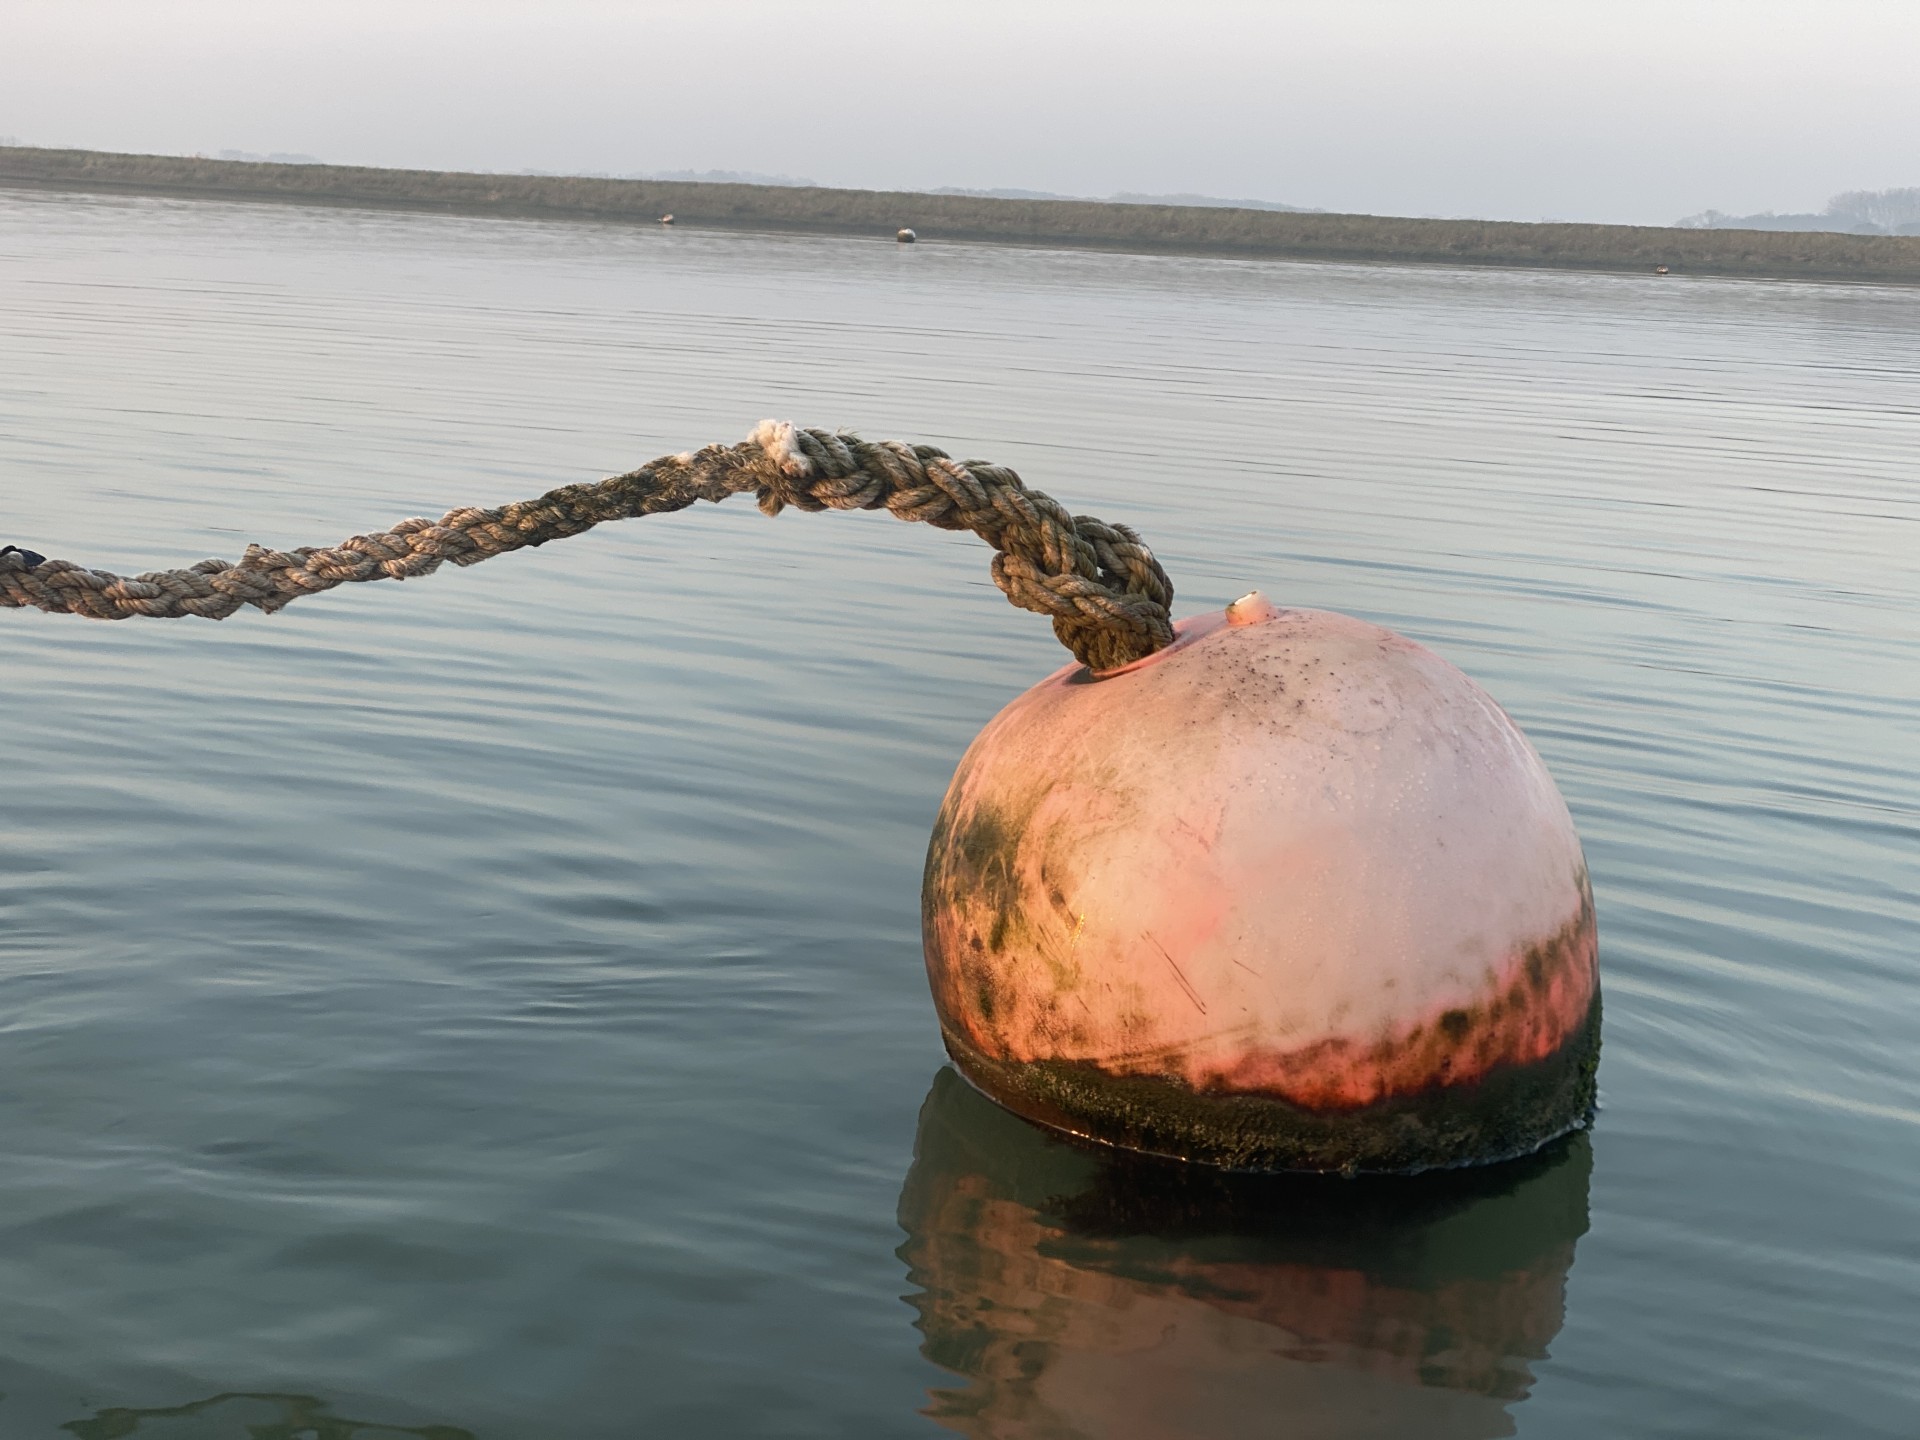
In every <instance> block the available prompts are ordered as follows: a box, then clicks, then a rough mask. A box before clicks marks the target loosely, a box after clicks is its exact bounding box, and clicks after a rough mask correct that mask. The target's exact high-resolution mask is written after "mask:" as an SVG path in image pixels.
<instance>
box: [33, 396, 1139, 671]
mask: <svg viewBox="0 0 1920 1440" xmlns="http://www.w3.org/2000/svg"><path fill="white" fill-rule="evenodd" d="M746 491H751V492H752V493H753V494H754V495H755V497H756V498H757V499H758V501H759V505H760V508H761V510H763V511H764V512H765V513H767V514H768V515H778V514H779V513H780V512H781V511H782V510H783V509H786V508H788V507H792V508H794V509H796V510H808V511H819V510H879V509H884V510H887V511H888V512H889V513H891V514H892V515H893V516H895V517H896V518H897V519H901V520H919V521H924V522H925V523H927V524H929V525H933V526H936V527H938V528H940V529H942V530H970V531H972V532H973V533H974V534H976V535H978V536H979V537H980V538H981V539H983V540H985V541H986V542H987V543H988V544H989V545H991V546H992V547H993V549H994V551H995V552H996V553H995V555H994V558H993V582H994V584H995V585H997V586H998V587H999V588H1000V590H1001V591H1002V592H1003V593H1004V594H1005V595H1006V597H1007V598H1008V599H1009V600H1010V601H1012V602H1013V603H1014V604H1015V605H1018V606H1020V607H1021V608H1022V609H1025V610H1032V611H1035V612H1037V613H1039V614H1042V615H1046V616H1048V617H1049V618H1051V620H1052V621H1053V633H1054V635H1055V636H1056V637H1058V639H1059V641H1060V643H1061V644H1062V645H1065V646H1066V647H1067V649H1068V650H1070V651H1072V652H1073V655H1074V657H1075V658H1076V659H1078V660H1079V661H1081V662H1082V663H1083V664H1085V665H1087V666H1089V667H1090V668H1092V669H1094V670H1111V669H1114V668H1117V667H1118V666H1121V665H1126V664H1129V663H1131V662H1132V661H1135V660H1139V659H1142V658H1144V657H1145V656H1148V655H1151V654H1152V653H1153V652H1154V651H1156V650H1158V649H1160V648H1161V647H1162V646H1164V645H1166V644H1168V643H1170V642H1171V641H1172V639H1173V625H1172V621H1171V618H1170V614H1169V607H1170V606H1171V605H1172V602H1173V585H1172V583H1171V582H1170V581H1169V580H1168V579H1167V574H1166V571H1165V570H1163V569H1162V568H1161V567H1160V562H1159V561H1158V560H1156V559H1155V558H1154V556H1153V552H1152V551H1151V550H1149V549H1148V548H1147V546H1146V544H1145V543H1144V542H1143V541H1142V540H1141V539H1140V537H1139V535H1138V534H1136V533H1135V532H1134V531H1133V530H1132V529H1130V528H1129V527H1128V526H1125V525H1118V524H1108V523H1107V522H1106V521H1103V520H1096V519H1094V518H1093V517H1092V516H1088V515H1069V514H1068V513H1067V511H1066V509H1065V508H1064V507H1063V506H1061V505H1060V504H1059V502H1057V501H1055V500H1054V499H1052V498H1051V497H1050V496H1047V495H1044V494H1042V493H1041V492H1040V491H1038V490H1029V489H1028V488H1027V487H1026V486H1025V484H1023V483H1022V481H1021V479H1020V477H1019V476H1018V475H1016V474H1015V473H1014V472H1013V471H1011V470H1009V469H1007V468H1005V467H1004V466H1000V465H993V464H988V463H986V462H983V461H978V460H955V459H953V458H952V457H951V456H949V455H948V454H947V453H946V452H945V451H944V450H939V449H936V448H935V447H933V446H931V445H905V444H902V443H900V442H898V441H893V440H881V441H868V440H862V439H860V438H859V437H858V436H855V435H850V434H846V433H844V432H834V431H828V430H802V429H796V428H795V427H794V426H792V425H790V424H788V423H786V422H784V421H773V420H768V421H764V422H762V423H761V425H760V426H759V427H758V428H757V429H755V431H754V432H753V434H752V435H751V436H750V437H749V438H748V439H747V440H746V441H745V442H744V443H742V444H739V445H709V446H707V447H706V448H705V449H702V450H698V451H693V452H690V453H685V454H680V455H669V456H664V457H662V458H661V459H659V460H655V461H653V462H651V463H650V464H647V465H643V466H642V467H640V468H639V469H638V470H633V471H629V472H628V473H627V474H624V475H615V476H613V477H611V478H609V479H606V480H602V481H599V482H598V483H594V484H578V485H563V486H561V487H559V488H558V489H555V490H550V491H548V492H547V493H546V494H545V495H542V496H539V497H538V498H537V499H533V500H521V501H516V502H514V503H512V504H508V505H501V506H496V507H492V508H486V509H482V508H478V507H465V508H462V509H458V510H450V511H448V512H447V513H446V514H445V515H443V516H442V517H441V518H440V519H439V520H437V521H436V520H425V519H411V520H402V521H400V522H399V523H398V524H397V525H394V526H392V527H391V528H389V529H387V530H382V531H377V532H374V533H372V534H366V535H355V536H352V537H350V538H349V539H347V540H343V541H342V542H341V543H340V544H338V545H335V546H331V547H326V548H314V547H306V548H302V549H297V550H285V551H282V550H271V549H267V548H266V547H264V546H260V545H249V546H248V547H247V551H246V554H245V555H244V556H242V557H241V559H240V562H239V563H238V564H233V563H230V562H228V561H225V560H203V561H201V562H200V563H199V564H197V565H193V566H190V567H188V568H186V569H182V570H162V571H153V572H150V573H147V574H144V575H134V576H122V575H115V574H113V573H112V572H111V571H105V570H90V569H87V568H86V567H84V566H80V565H76V564H73V563H72V562H70V561H65V560H49V559H46V558H45V557H43V556H40V555H37V554H35V553H34V552H33V551H31V550H22V549H20V548H19V547H17V546H13V545H8V546H6V547H5V548H4V549H0V608H4V607H13V608H21V607H27V606H31V607H34V608H36V609H40V610H47V611H53V612H63V613H69V614H77V615H85V616H90V617H92V618H95V619H101V620H122V619H127V618H129V617H132V616H136V615H144V616H153V617H173V616H182V615H194V616H199V617H201V618H203V619H209V620H220V619H224V618H226V617H227V616H228V615H231V614H233V613H234V612H235V611H236V610H238V609H240V608H241V607H242V606H244V605H252V606H255V607H256V608H258V609H261V610H265V611H268V612H272V611H275V610H279V609H280V608H282V607H283V606H285V605H287V604H289V603H291V602H292V601H294V600H296V599H298V598H299V597H300V596H302V595H311V594H317V593H319V592H320V591H323V590H330V589H332V588H333V587H334V586H336V585H342V584H345V583H347V582H348V581H355V580H406V579H412V578H414V577H417V576H422V575H430V574H432V573H433V572H434V571H435V570H437V569H438V568H439V567H440V565H441V564H442V562H444V561H451V562H452V563H453V564H455V565H474V564H478V563H479V562H480V561H482V560H486V559H489V558H491V557H492V556H495V555H502V554H505V553H507V552H508V551H510V550H519V549H524V548H526V547H529V546H535V545H544V544H546V543H547V542H548V541H549V540H556V539H559V538H561V537H563V536H567V535H577V534H580V533H581V532H582V531H586V530H590V529H592V528H593V527H594V526H595V525H598V524H601V523H602V522H604V521H608V520H621V519H628V518H631V517H633V516H638V515H654V514H661V513H664V512H667V511H672V510H683V509H685V508H686V507H687V506H689V505H692V504H693V503H694V502H695V501H697V500H707V501H716V502H717V501H720V500H724V499H726V498H727V497H728V496H729V495H737V494H740V493H742V492H746Z"/></svg>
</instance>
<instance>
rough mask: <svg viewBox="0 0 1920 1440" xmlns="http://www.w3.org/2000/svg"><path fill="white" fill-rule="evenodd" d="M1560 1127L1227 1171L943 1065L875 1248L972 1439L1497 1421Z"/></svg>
mask: <svg viewBox="0 0 1920 1440" xmlns="http://www.w3.org/2000/svg"><path fill="white" fill-rule="evenodd" d="M1591 1168H1592V1150H1591V1147H1590V1142H1589V1140H1588V1137H1587V1136H1586V1135H1585V1134H1584V1133H1582V1134H1578V1135H1575V1136H1572V1137H1569V1138H1568V1139H1567V1140H1564V1141H1562V1142H1560V1143H1558V1144H1556V1145H1554V1146H1551V1147H1549V1149H1548V1150H1547V1151H1545V1152H1543V1153H1542V1154H1539V1155H1535V1156H1532V1157H1529V1158H1527V1159H1525V1160H1521V1161H1516V1162H1512V1163H1510V1164H1506V1165H1500V1166H1494V1167H1490V1168H1488V1169H1485V1170H1473V1171H1456V1172H1445V1173H1440V1174H1432V1175H1425V1176H1418V1177H1411V1178H1403V1177H1379V1178H1363V1179H1357V1180H1341V1179H1337V1178H1332V1177H1322V1176H1250V1175H1232V1174H1225V1173H1222V1172H1218V1171H1212V1170H1205V1169H1200V1168H1197V1167H1193V1166H1179V1165H1171V1164H1166V1163H1162V1162H1155V1161H1152V1160H1143V1159H1141V1158H1139V1157H1134V1156H1128V1155H1125V1154H1123V1153H1117V1152H1112V1153H1095V1152H1091V1151H1089V1150H1085V1149H1082V1148H1080V1147H1078V1146H1076V1145H1074V1144H1072V1143H1070V1142H1067V1141H1063V1140H1058V1139H1055V1138H1053V1137H1051V1136H1049V1135H1048V1134H1046V1133H1045V1132H1043V1131H1041V1130H1039V1129H1037V1128H1036V1127H1034V1126H1032V1125H1029V1124H1027V1123H1026V1122H1024V1121H1022V1120H1019V1119H1017V1118H1015V1117H1014V1116H1012V1115H1009V1114H1007V1113H1006V1112H1004V1111H1002V1110H1000V1109H999V1108H998V1107H997V1106H995V1105H994V1104H993V1103H992V1102H991V1101H988V1100H987V1099H985V1098H983V1097H982V1096H980V1095H979V1094H977V1093H976V1092H974V1091H973V1090H972V1089H970V1088H969V1087H968V1086H967V1084H966V1083H965V1082H964V1081H963V1080H961V1079H960V1077H959V1076H958V1075H957V1074H956V1073H954V1072H953V1071H952V1070H950V1069H943V1070H941V1072H940V1073H939V1075H938V1076H937V1077H936V1078H935V1081H934V1085H933V1090H932V1093H931V1094H929V1095H928V1097H927V1100H926V1104H925V1105H924V1107H923V1108H922V1110H921V1114H920V1131H919V1138H918V1141H917V1143H916V1145H915V1151H914V1164H913V1168H912V1170H911V1171H910V1172H909V1174H908V1176H907V1181H906V1185H905V1187H904V1189H903V1190H902V1193H901V1196H900V1225H901V1227H902V1228H903V1229H904V1230H905V1231H906V1232H907V1236H908V1238H907V1241H906V1243H905V1244H904V1245H903V1246H902V1247H901V1249H900V1255H901V1258H902V1259H903V1260H905V1261H906V1263H907V1266H908V1273H909V1277H910V1279H911V1281H912V1283H913V1285H914V1287H915V1290H914V1292H913V1293H912V1294H911V1295H910V1296H909V1301H910V1303H912V1304H913V1305H914V1307H915V1308H916V1309H917V1310H918V1311H919V1312H920V1318H919V1321H918V1325H919V1328H920V1330H921V1331H922V1333H923V1336H924V1339H923V1342H922V1350H923V1352H924V1353H925V1354H926V1356H927V1358H928V1359H930V1360H932V1361H933V1362H934V1363H935V1364H937V1365H940V1366H942V1367H944V1368H945V1369H948V1370H951V1371H953V1372H954V1373H956V1374H957V1375H959V1376H960V1377H962V1379H963V1381H964V1384H962V1385H960V1386H957V1387H955V1388H952V1389H943V1390H936V1391H934V1392H933V1393H932V1403H931V1405H930V1406H929V1408H928V1411H927V1413H928V1414H929V1415H930V1416H931V1417H932V1418H934V1419H935V1420H937V1421H939V1422H940V1423H941V1424H943V1425H944V1426H946V1427H947V1428H948V1429H951V1430H954V1431H956V1432H958V1433H960V1434H962V1435H967V1436H974V1437H994V1440H1002V1437H1020V1440H1042V1437H1047V1440H1051V1437H1080V1436H1084V1437H1088V1440H1092V1437H1099V1440H1160V1437H1165V1436H1169V1435H1179V1436H1182V1437H1186V1440H1214V1437H1219V1440H1229V1437H1233V1440H1238V1437H1244V1436H1249V1435H1264V1434H1269V1433H1285V1434H1287V1435H1298V1436H1311V1437H1315V1440H1321V1437H1361V1436H1379V1437H1389V1436H1392V1437H1400V1436H1410V1435H1418V1436H1421V1437H1423V1440H1480V1437H1493V1436H1503V1435H1510V1434H1512V1433H1513V1428H1514V1425H1513V1419H1512V1416H1511V1415H1510V1413H1509V1411H1510V1409H1511V1407H1512V1406H1513V1405H1514V1404H1515V1402H1517V1401H1520V1400H1522V1399H1524V1397H1525V1396H1526V1395H1527V1393H1528V1391H1529V1390H1530V1389H1531V1387H1532V1384H1533V1366H1534V1365H1535V1363H1536V1362H1538V1361H1539V1360H1540V1359H1542V1358H1543V1357H1544V1356H1545V1355H1546V1353H1547V1347H1548V1345H1549V1344H1550V1343H1551V1341H1552V1340H1553V1338H1554V1336H1555V1335H1556V1334H1558V1333H1559V1330H1560V1326H1561V1322H1562V1319H1563V1316H1564V1304H1565V1290H1566V1279H1567V1273H1568V1270H1569V1269H1570V1268H1571V1266H1572V1264H1573V1255H1574V1244H1575V1242H1576V1241H1577V1240H1578V1239H1579V1237H1580V1236H1581V1235H1582V1234H1584V1233H1585V1232H1586V1228H1587V1186H1588V1178H1589V1174H1590V1171H1591Z"/></svg>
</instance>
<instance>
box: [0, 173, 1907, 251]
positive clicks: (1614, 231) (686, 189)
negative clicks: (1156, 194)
mask: <svg viewBox="0 0 1920 1440" xmlns="http://www.w3.org/2000/svg"><path fill="white" fill-rule="evenodd" d="M0 186H5V187H11V188H22V189H37V190H74V191H93V192H110V193H119V194H139V195H165V196H173V197H178V198H186V199H219V200H259V201H275V202H282V203H294V204H306V205H331V206H358V207H376V208H385V209H404V210H427V211H438V212H441V213H454V214H464V215H500V216H516V217H528V218H540V219H573V220H596V221H612V222H616V223H626V224H649V225H651V224H657V223H658V222H659V220H660V217H661V216H662V215H666V214H671V215H673V216H674V220H675V224H676V225H679V226H685V227H688V228H693V229H726V230H783V231H799V232H807V233H812V234H827V235H865V236H871V237H874V238H889V239H890V238H891V237H892V236H893V235H894V233H895V231H897V230H898V229H900V228H901V227H903V226H906V227H911V228H912V229H913V230H915V231H916V232H918V234H919V237H920V239H921V240H923V241H925V240H931V241H940V240H964V241H971V242H975V243H989V244H1011V245H1033V246H1048V247H1065V248H1072V249H1090V250H1119V251H1130V252H1135V253H1143V254H1156V253H1158V254H1166V253H1176V254H1188V255H1219V256H1234V257H1241V258H1266V259H1275V260H1327V261H1348V262H1352V261H1363V262H1367V261H1371V262H1388V263H1394V264H1403V265H1452V266H1461V265H1470V266H1493V267H1504V268H1517V269H1535V270H1588V271H1614V272H1624V273H1642V274H1652V273H1654V271H1655V269H1656V267H1658V266H1662V265H1664V266H1666V267H1668V269H1669V270H1670V271H1671V273H1672V274H1674V275H1719V276H1739V277H1747V278H1755V279H1771V280H1842V281H1861V282H1872V283H1876V284H1897V285H1914V284H1920V236H1905V235H1840V234H1825V233H1820V232H1809V231H1772V230H1717V229H1716V230H1705V229H1703V230H1680V229H1668V228H1665V227H1661V226H1642V225H1574V224H1526V223H1522V222H1518V221H1505V220H1418V219H1399V218H1394V217H1390V216H1375V215H1332V214H1324V213H1320V212H1315V211H1276V210H1243V209H1234V208H1226V207H1216V206H1198V205H1150V204H1148V205H1141V204H1125V203H1117V202H1111V201H1097V200H1004V199H996V198H989V197H982V196H970V195H930V194H922V193H918V192H912V191H885V190H836V189H829V188H826V187H817V186H789V185H729V184H709V183H703V182H699V181H679V180H602V179H592V178H585V177H568V176H553V175H488V174H469V173H463V172H458V171H438V170H389V169H381V168H375V167H371V166H349V165H306V164H298V165H288V164H273V163H262V162H255V161H247V160H203V159H199V158H196V157H188V156H174V155H122V154H115V153H112V152H108V151H99V150H46V149H36V148H31V147H27V146H0Z"/></svg>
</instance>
